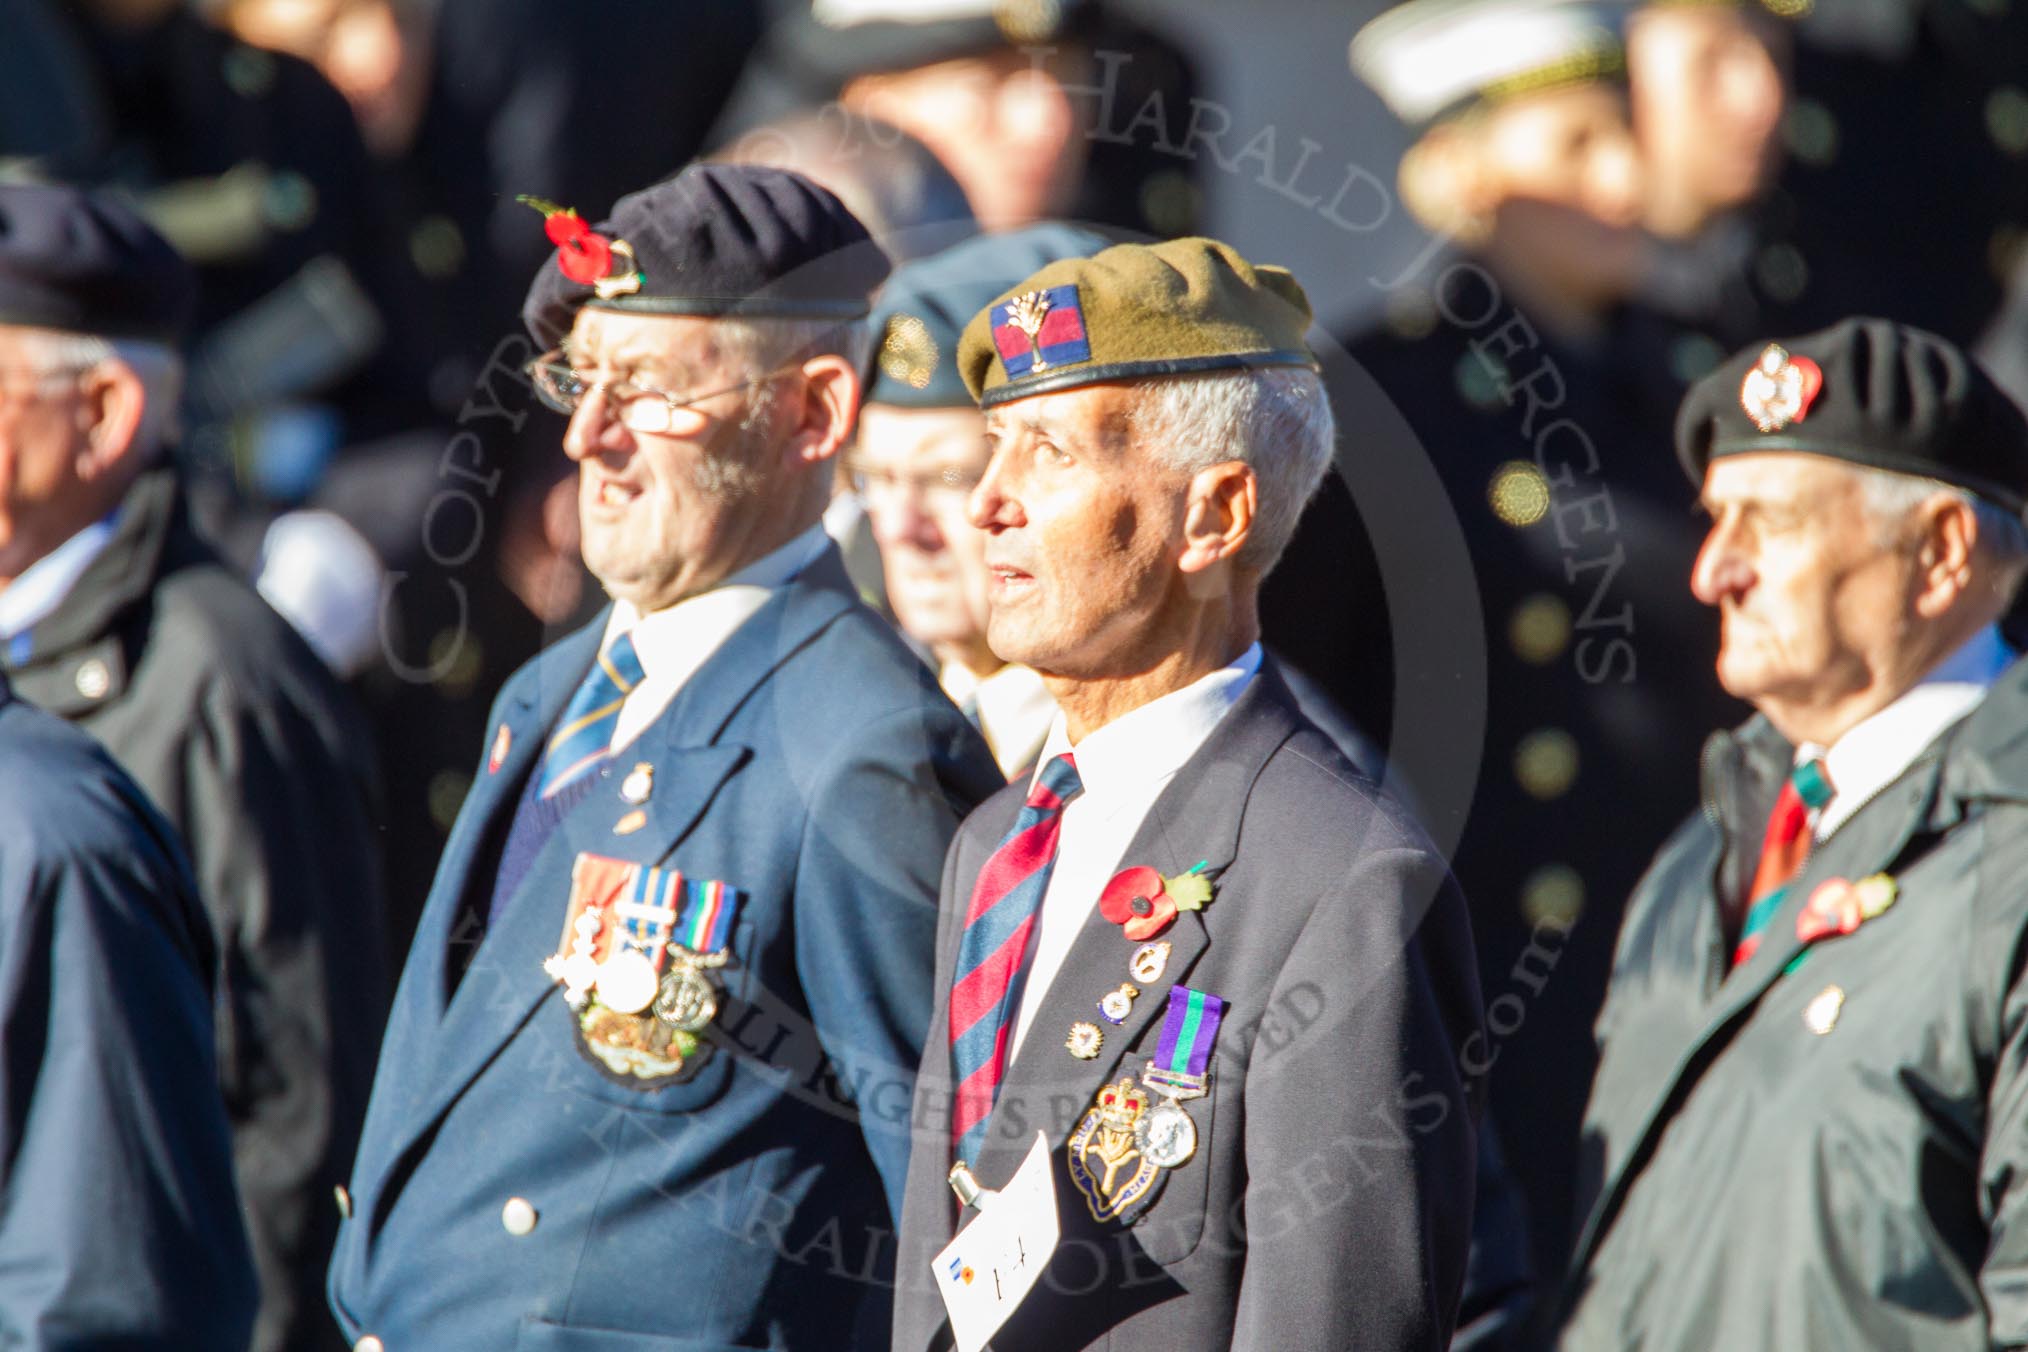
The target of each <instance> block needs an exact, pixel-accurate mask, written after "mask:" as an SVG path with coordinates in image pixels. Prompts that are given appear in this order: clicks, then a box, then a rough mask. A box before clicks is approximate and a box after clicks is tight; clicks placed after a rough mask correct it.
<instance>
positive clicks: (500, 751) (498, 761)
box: [486, 723, 514, 775]
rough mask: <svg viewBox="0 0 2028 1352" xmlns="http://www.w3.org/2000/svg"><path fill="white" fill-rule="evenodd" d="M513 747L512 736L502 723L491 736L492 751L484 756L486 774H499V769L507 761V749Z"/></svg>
mask: <svg viewBox="0 0 2028 1352" xmlns="http://www.w3.org/2000/svg"><path fill="white" fill-rule="evenodd" d="M513 745H514V734H513V733H511V732H509V731H508V730H507V725H506V724H505V723H502V724H501V725H500V730H499V731H498V732H496V733H494V734H493V750H492V751H491V752H489V753H488V754H487V756H486V773H487V774H489V775H493V774H498V773H499V772H500V767H501V766H502V765H504V764H505V763H506V761H507V749H508V748H509V747H511V746H513Z"/></svg>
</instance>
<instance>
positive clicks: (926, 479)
mask: <svg viewBox="0 0 2028 1352" xmlns="http://www.w3.org/2000/svg"><path fill="white" fill-rule="evenodd" d="M845 472H846V473H847V474H849V475H850V476H851V479H852V491H853V492H855V493H857V494H858V495H859V499H860V501H862V502H864V503H865V504H866V505H867V506H868V507H871V508H880V507H890V506H893V505H895V504H896V503H899V502H900V501H901V500H902V499H903V498H904V497H907V496H909V495H911V494H912V495H914V496H915V497H917V498H919V499H920V500H921V501H922V503H923V504H924V505H925V506H928V507H932V508H936V509H938V510H942V511H963V510H964V506H965V501H966V499H968V498H970V497H971V496H972V490H973V489H975V488H977V487H978V486H979V481H980V480H981V479H983V478H984V477H985V476H984V475H983V474H980V473H978V472H977V471H975V470H963V469H954V468H951V467H949V466H946V467H945V468H943V469H939V470H929V471H927V472H925V473H921V474H910V473H907V472H905V471H902V470H898V469H894V468H892V467H890V466H887V465H872V464H868V463H867V462H866V461H864V460H861V459H858V458H853V459H849V460H847V461H846V462H845Z"/></svg>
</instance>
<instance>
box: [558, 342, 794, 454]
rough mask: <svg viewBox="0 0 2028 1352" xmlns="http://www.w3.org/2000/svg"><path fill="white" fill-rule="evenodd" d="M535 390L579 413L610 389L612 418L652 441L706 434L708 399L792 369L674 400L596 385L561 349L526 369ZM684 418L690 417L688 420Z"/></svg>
mask: <svg viewBox="0 0 2028 1352" xmlns="http://www.w3.org/2000/svg"><path fill="white" fill-rule="evenodd" d="M522 369H523V370H524V371H526V372H527V374H528V378H529V379H530V380H531V381H533V382H534V384H535V394H536V397H537V398H539V399H541V400H542V402H543V403H545V404H547V405H549V407H551V408H553V409H555V410H556V411H557V412H558V413H565V414H570V413H576V412H577V410H578V405H580V404H582V403H583V402H584V401H585V400H586V399H587V398H589V397H590V396H591V392H592V391H593V390H595V389H598V388H599V387H600V386H604V387H605V392H606V405H607V407H609V408H610V409H611V410H612V414H613V417H614V418H615V419H616V420H617V421H618V422H619V423H620V424H621V425H622V426H624V427H625V428H626V429H627V430H628V431H630V432H645V433H647V434H648V435H650V436H668V435H671V434H686V435H687V434H688V433H691V432H695V431H698V430H700V429H701V428H703V426H704V425H705V423H706V422H707V421H708V418H707V416H706V415H705V414H703V413H700V412H698V411H697V409H696V405H698V404H701V403H703V402H704V401H705V400H707V399H716V398H717V397H718V396H719V395H721V394H731V393H733V392H734V391H735V390H748V389H757V388H759V387H760V386H761V385H764V384H766V383H767V382H768V381H770V380H773V379H774V378H775V377H777V376H780V375H784V374H786V373H787V372H788V371H789V370H790V369H791V367H790V366H778V367H776V368H775V369H774V370H772V371H766V372H763V373H762V374H760V375H757V376H748V377H747V378H746V379H745V380H742V381H740V382H739V383H738V384H736V385H726V386H724V387H722V388H720V389H716V390H705V391H704V392H702V393H700V394H681V395H678V394H671V393H669V391H667V390H658V389H656V388H654V387H653V386H652V385H643V384H640V383H639V382H638V381H633V380H619V379H608V380H598V379H594V378H593V377H592V376H591V375H590V374H589V373H588V372H585V371H582V370H579V369H578V368H577V367H575V366H572V365H571V364H570V362H569V361H567V360H565V358H564V354H563V351H562V349H560V348H558V349H553V350H551V351H549V352H545V353H543V354H542V355H541V356H540V357H537V358H536V359H535V360H534V361H532V362H529V363H528V365H527V366H525V367H523V368H522ZM685 415H688V416H687V417H686V416H685Z"/></svg>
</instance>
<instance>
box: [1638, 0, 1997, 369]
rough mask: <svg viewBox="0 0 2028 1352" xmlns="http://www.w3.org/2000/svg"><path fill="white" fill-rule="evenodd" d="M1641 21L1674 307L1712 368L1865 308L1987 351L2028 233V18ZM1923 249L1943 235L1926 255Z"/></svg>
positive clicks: (1664, 284) (1729, 4) (1700, 9)
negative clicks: (1762, 343)
mask: <svg viewBox="0 0 2028 1352" xmlns="http://www.w3.org/2000/svg"><path fill="white" fill-rule="evenodd" d="M1628 8H1629V10H1630V13H1629V17H1628V27H1627V42H1628V58H1629V72H1630V76H1631V82H1632V94H1633V108H1634V126H1635V130H1636V132H1637V134H1638V136H1639V139H1640V144H1641V151H1642V156H1643V160H1644V170H1645V191H1644V196H1645V198H1646V206H1645V208H1644V213H1643V214H1644V219H1645V220H1646V223H1647V224H1648V225H1649V227H1650V228H1651V229H1653V230H1654V231H1655V232H1656V233H1657V234H1658V235H1659V236H1660V237H1661V238H1662V239H1663V240H1664V241H1665V242H1666V247H1664V248H1663V249H1661V250H1659V251H1658V252H1657V255H1656V261H1657V269H1656V275H1655V276H1654V278H1653V279H1652V280H1651V282H1650V284H1649V286H1648V295H1649V296H1650V298H1651V299H1652V301H1653V302H1654V303H1655V304H1656V305H1658V306H1659V307H1661V308H1662V309H1663V310H1665V311H1666V312H1668V313H1669V314H1670V315H1672V316H1674V317H1676V318H1678V319H1680V320H1682V321H1684V322H1685V323H1686V324H1687V325H1688V326H1689V333H1688V334H1687V335H1686V340H1685V341H1684V343H1683V344H1682V345H1681V346H1680V348H1679V349H1678V351H1677V353H1676V355H1675V364H1676V367H1677V369H1678V370H1679V372H1680V373H1681V374H1682V375H1683V376H1685V377H1686V378H1689V379H1695V378H1696V377H1698V376H1700V375H1702V374H1703V373H1704V372H1706V371H1708V370H1709V369H1710V368H1711V367H1712V365H1714V364H1715V363H1716V362H1717V360H1718V359H1719V357H1720V356H1721V355H1722V354H1723V353H1725V352H1726V351H1729V350H1730V349H1731V348H1733V347H1735V346H1737V345H1739V344H1740V343H1743V342H1745V341H1746V340H1747V339H1748V338H1749V337H1751V336H1752V335H1753V334H1756V333H1765V332H1767V331H1769V330H1771V329H1777V330H1779V329H1786V330H1795V331H1800V330H1804V329H1812V328H1817V327H1821V326H1823V325H1826V324H1829V323H1831V322H1832V321H1834V320H1836V319H1837V318H1839V317H1840V316H1842V315H1844V314H1847V313H1850V312H1851V311H1853V310H1860V311H1864V312H1867V313H1877V314H1888V315H1893V316H1895V317H1896V318H1899V319H1902V320H1905V321H1907V322H1910V323H1915V324H1918V325H1921V326H1922V327H1925V328H1927V329H1930V330H1932V331H1934V332H1937V333H1940V334H1943V335H1945V336H1947V337H1950V338H1952V339H1953V340H1954V341H1958V342H1964V343H1969V342H1970V341H1972V340H1973V339H1974V338H1976V337H1977V335H1978V334H1979V333H1980V332H1981V331H1982V330H1983V329H1984V328H1985V327H1986V326H1987V324H1988V323H1990V322H1991V320H1992V319H1993V317H1994V315H1995V314H1996V313H1997V312H1998V310H1999V309H2000V306H2001V304H2002V301H2003V297H2004V295H2005V292H2006V288H2007V285H2008V283H2009V279H2010V273H2011V271H2012V269H2013V268H2014V267H2015V266H2016V264H2017V262H2018V260H2019V258H2020V257H2021V256H2022V250H2021V242H2022V241H2023V240H2024V239H2028V173H2024V172H2023V165H2024V160H2028V94H2024V91H2023V87H2022V83H2021V72H2022V71H2023V70H2024V69H2028V12H2024V11H2023V10H2022V9H2021V7H2020V6H2008V5H1990V4H1982V3H1976V2H1974V0H1878V2H1877V3H1866V4H1859V3H1854V4H1846V5H1814V6H1812V5H1809V4H1800V3H1793V2H1792V0H1649V2H1648V3H1641V4H1636V5H1631V6H1629V7H1628ZM1913 241H1920V245H1921V247H1919V248H1917V247H1911V244H1912V242H1913Z"/></svg>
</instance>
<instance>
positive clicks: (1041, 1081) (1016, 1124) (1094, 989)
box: [942, 661, 1298, 1187]
mask: <svg viewBox="0 0 2028 1352" xmlns="http://www.w3.org/2000/svg"><path fill="white" fill-rule="evenodd" d="M1297 726H1298V724H1297V722H1296V714H1295V712H1294V705H1293V702H1292V700H1291V699H1290V696H1289V694H1288V691H1287V688H1286V687H1285V686H1284V685H1283V683H1282V679H1281V676H1280V674H1279V673H1278V672H1277V671H1276V670H1275V669H1274V667H1273V664H1272V663H1271V662H1269V661H1263V663H1262V667H1261V671H1260V674H1259V675H1258V676H1257V677H1256V678H1255V679H1254V682H1253V684H1252V685H1251V686H1250V687H1249V688H1248V689H1247V691H1246V693H1245V694H1244V695H1242V696H1241V697H1240V699H1239V701H1238V703H1237V704H1235V705H1234V706H1233V708H1232V711H1231V712H1230V713H1229V714H1228V715H1227V716H1226V717H1225V719H1224V720H1223V721H1221V722H1220V723H1219V725H1218V727H1217V728H1215V729H1214V730H1213V731H1212V734H1211V736H1210V737H1209V738H1208V739H1206V741H1205V743H1204V745H1203V746H1202V747H1200V748H1198V751H1197V754H1196V755H1194V756H1192V757H1191V758H1190V760H1189V761H1188V762H1187V763H1186V764H1185V765H1184V766H1183V768H1182V769H1181V770H1180V771H1178V772H1177V775H1176V777H1175V778H1174V779H1173V780H1171V781H1170V782H1169V785H1168V787H1167V788H1165V789H1164V790H1163V791H1162V794H1161V796H1160V797H1159V798H1157V799H1156V800H1155V805H1154V806H1153V807H1152V808H1151V809H1149V811H1148V815H1147V817H1146V818H1145V819H1144V820H1143V821H1142V823H1141V826H1140V829H1139V830H1137V831H1136V832H1135V833H1134V837H1133V839H1132V841H1130V842H1129V843H1128V845H1127V847H1126V850H1125V852H1124V853H1123V854H1122V855H1121V857H1120V859H1119V860H1118V862H1117V863H1116V864H1115V865H1114V869H1115V871H1117V870H1118V869H1120V868H1126V867H1137V866H1141V865H1146V866H1148V867H1150V868H1154V869H1156V870H1158V871H1160V872H1161V873H1162V874H1163V875H1164V876H1174V875H1175V874H1178V873H1184V872H1187V871H1188V870H1189V869H1191V868H1192V867H1193V866H1195V865H1196V864H1197V863H1198V862H1199V861H1203V862H1204V864H1205V868H1204V873H1205V874H1206V875H1207V876H1209V877H1210V878H1211V879H1212V880H1213V893H1212V900H1211V902H1210V906H1209V909H1210V910H1211V911H1216V910H1217V908H1218V907H1219V906H1220V905H1226V906H1234V905H1245V904H1248V903H1247V900H1246V899H1244V898H1232V899H1226V898H1223V897H1221V896H1220V895H1219V893H1218V891H1217V880H1218V878H1219V877H1220V876H1221V875H1222V874H1223V873H1224V872H1225V870H1226V868H1227V867H1228V866H1230V864H1231V863H1232V860H1233V856H1234V855H1235V854H1236V853H1237V850H1238V845H1239V826H1240V820H1241V816H1242V814H1243V813H1244V811H1245V807H1246V801H1247V797H1248V795H1249V794H1250V793H1251V792H1252V789H1253V782H1254V780H1256V779H1257V778H1259V776H1260V772H1261V769H1262V768H1263V767H1264V766H1265V765H1266V764H1267V762H1268V758H1269V757H1270V756H1272V755H1273V754H1274V752H1275V749H1276V748H1277V747H1279V746H1280V745H1281V744H1282V743H1283V742H1285V741H1287V740H1288V738H1289V735H1290V734H1291V733H1293V732H1294V731H1295V730H1296V728H1297ZM984 862H985V861H984V859H983V858H981V860H980V864H981V866H983V865H984ZM974 877H976V870H974ZM971 882H972V879H967V880H966V888H967V893H966V894H967V895H969V889H970V886H971ZM1253 904H1268V903H1266V902H1265V901H1261V902H1254V903H1253ZM1156 938H1157V939H1165V940H1167V941H1168V942H1169V944H1170V945H1171V948H1170V953H1169V961H1168V964H1167V965H1166V966H1165V967H1164V969H1163V971H1162V976H1161V979H1160V980H1159V981H1156V982H1154V983H1151V984H1143V983H1140V982H1136V983H1134V984H1135V985H1137V986H1139V987H1140V995H1139V996H1138V997H1136V999H1135V1000H1134V1003H1133V1008H1132V1011H1131V1012H1130V1013H1129V1014H1128V1016H1127V1018H1126V1020H1125V1021H1124V1022H1122V1023H1121V1024H1120V1025H1119V1026H1117V1027H1115V1026H1113V1025H1111V1024H1109V1023H1107V1022H1105V1020H1104V1019H1102V1018H1101V1017H1100V1016H1099V1011H1098V1001H1099V997H1101V996H1102V995H1104V994H1105V993H1106V992H1108V991H1110V990H1113V989H1115V988H1117V987H1118V986H1119V985H1120V983H1121V982H1124V981H1128V980H1130V979H1131V978H1130V975H1129V973H1128V971H1127V964H1128V961H1129V960H1130V959H1131V958H1132V956H1133V953H1134V950H1135V949H1137V948H1139V947H1140V944H1139V943H1138V942H1136V941H1134V940H1131V939H1128V938H1127V937H1126V936H1125V935H1124V934H1123V933H1122V932H1121V929H1120V927H1119V926H1118V925H1115V924H1113V923H1112V922H1111V921H1109V920H1107V919H1106V918H1105V916H1104V915H1102V914H1101V913H1100V912H1099V909H1098V905H1097V898H1096V897H1094V898H1093V902H1092V905H1091V908H1090V911H1089V913H1088V914H1087V915H1086V916H1085V920H1084V924H1083V926H1082V927H1081V928H1080V929H1079V931H1078V936H1077V940H1076V942H1075V943H1073V944H1072V945H1071V949H1070V952H1069V953H1068V954H1067V955H1066V956H1065V958H1064V961H1063V966H1062V967H1061V968H1059V969H1058V970H1057V973H1056V976H1055V977H1054V979H1052V980H1051V981H1050V983H1049V989H1048V991H1047V992H1046V993H1045V994H1044V996H1043V997H1042V1003H1041V1004H1040V1006H1039V1007H1038V1010H1037V1013H1036V1017H1035V1021H1034V1024H1033V1025H1032V1026H1031V1027H1030V1028H1029V1030H1028V1036H1027V1038H1026V1039H1025V1040H1024V1041H1023V1043H1022V1046H1021V1053H1020V1055H1019V1056H1018V1057H1017V1058H1016V1059H1015V1061H1014V1063H1013V1065H1011V1066H1010V1067H1009V1068H1008V1072H1007V1076H1006V1079H1005V1080H1004V1081H1003V1082H1002V1084H1001V1088H1000V1098H999V1101H998V1102H997V1103H996V1104H995V1105H994V1108H993V1113H992V1115H991V1116H989V1117H988V1118H987V1122H986V1144H985V1145H984V1146H983V1147H982V1148H981V1150H980V1153H979V1159H978V1160H977V1161H976V1167H975V1172H977V1173H978V1175H979V1177H980V1179H981V1181H983V1182H985V1183H987V1184H988V1185H989V1186H995V1187H997V1186H999V1185H1000V1184H1001V1183H1003V1182H1005V1181H1006V1179H1007V1178H1008V1177H1010V1176H1011V1175H1012V1174H1013V1172H1014V1170H1015V1169H1017V1168H1019V1167H1020V1163H1021V1160H1022V1157H1023V1156H1025V1155H1026V1154H1027V1153H1028V1150H1029V1147H1030V1146H1031V1145H1033V1143H1034V1140H1035V1131H1036V1130H1037V1129H1038V1128H1039V1129H1041V1130H1042V1131H1043V1132H1044V1133H1045V1135H1046V1136H1047V1137H1048V1140H1049V1145H1050V1148H1051V1149H1052V1150H1055V1149H1059V1148H1061V1147H1062V1145H1063V1143H1064V1141H1065V1140H1066V1139H1067V1138H1068V1137H1069V1135H1070V1132H1071V1130H1072V1128H1074V1127H1075V1126H1076V1125H1077V1122H1078V1119H1079V1118H1080V1117H1081V1116H1082V1115H1083V1113H1084V1110H1085V1109H1086V1108H1087V1107H1089V1106H1090V1105H1091V1103H1092V1101H1093V1100H1094V1099H1095V1098H1096V1097H1097V1095H1098V1092H1099V1090H1100V1088H1101V1087H1102V1086H1104V1085H1105V1084H1106V1082H1107V1081H1108V1080H1111V1079H1116V1078H1118V1077H1119V1076H1120V1075H1122V1074H1130V1075H1135V1076H1138V1075H1139V1073H1140V1070H1141V1058H1139V1057H1136V1058H1134V1059H1133V1061H1132V1062H1131V1063H1130V1064H1128V1065H1127V1066H1125V1068H1124V1069H1122V1067H1121V1062H1122V1060H1123V1058H1124V1057H1125V1054H1126V1050H1127V1048H1128V1047H1129V1046H1131V1045H1132V1044H1133V1043H1134V1042H1135V1041H1136V1040H1137V1039H1139V1038H1140V1037H1141V1035H1142V1034H1143V1033H1144V1032H1145V1031H1146V1029H1147V1027H1148V1025H1149V1023H1150V1022H1151V1021H1153V1020H1156V1019H1159V1018H1160V1017H1161V1016H1162V1014H1163V1013H1164V1012H1165V1011H1166V1010H1167V1008H1168V1004H1169V991H1170V990H1171V989H1172V988H1173V987H1174V986H1176V985H1178V984H1180V983H1186V982H1187V980H1188V977H1189V975H1190V970H1191V968H1192V967H1193V966H1194V965H1195V964H1196V962H1197V960H1198V958H1199V957H1201V956H1202V955H1203V953H1204V950H1205V949H1206V948H1207V947H1209V945H1210V943H1211V936H1210V932H1209V930H1208V929H1207V928H1206V926H1205V921H1204V915H1203V914H1200V913H1197V912H1191V911H1181V912H1178V913H1177V916H1176V919H1175V921H1174V922H1173V923H1172V924H1171V925H1170V926H1169V927H1168V929H1166V930H1164V931H1163V932H1162V933H1161V934H1159V935H1157V936H1156ZM945 998H947V999H948V992H946V993H945ZM1079 1022H1090V1023H1093V1024H1096V1025H1098V1027H1099V1028H1100V1030H1101V1033H1102V1035H1103V1038H1104V1041H1103V1042H1102V1043H1101V1044H1100V1047H1099V1054H1098V1055H1097V1056H1096V1057H1093V1058H1092V1059H1091V1060H1089V1061H1080V1060H1078V1059H1077V1058H1076V1057H1074V1056H1072V1055H1071V1054H1070V1052H1069V1050H1068V1049H1067V1048H1066V1047H1065V1045H1064V1039H1065V1037H1066V1036H1067V1035H1068V1034H1069V1032H1070V1026H1071V1025H1072V1024H1073V1023H1079ZM942 1054H943V1055H944V1056H946V1057H948V1055H949V1050H948V1048H945V1049H943V1050H942ZM1215 1073H1216V1072H1215V1071H1214V1075H1215ZM1212 1084H1213V1087H1212V1092H1213V1093H1214V1094H1215V1093H1216V1092H1217V1081H1216V1079H1215V1078H1214V1080H1213V1082H1212ZM1017 1114H1018V1115H1019V1119H1020V1120H1019V1121H1016V1120H1015V1117H1016V1115H1017Z"/></svg>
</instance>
